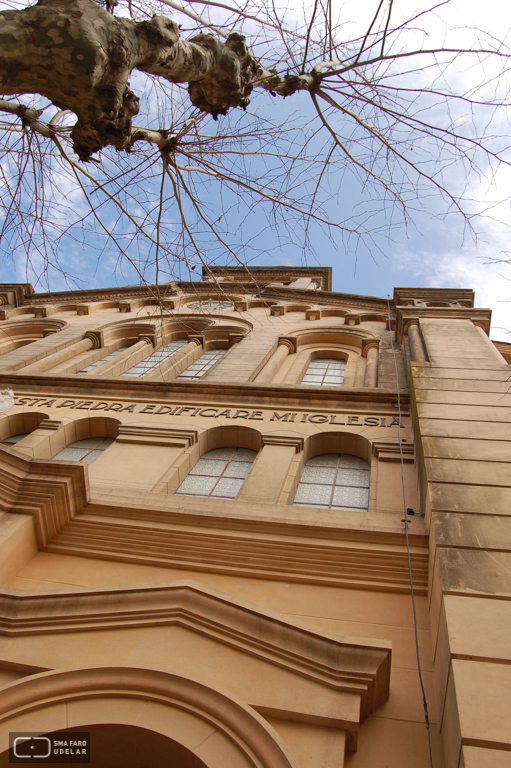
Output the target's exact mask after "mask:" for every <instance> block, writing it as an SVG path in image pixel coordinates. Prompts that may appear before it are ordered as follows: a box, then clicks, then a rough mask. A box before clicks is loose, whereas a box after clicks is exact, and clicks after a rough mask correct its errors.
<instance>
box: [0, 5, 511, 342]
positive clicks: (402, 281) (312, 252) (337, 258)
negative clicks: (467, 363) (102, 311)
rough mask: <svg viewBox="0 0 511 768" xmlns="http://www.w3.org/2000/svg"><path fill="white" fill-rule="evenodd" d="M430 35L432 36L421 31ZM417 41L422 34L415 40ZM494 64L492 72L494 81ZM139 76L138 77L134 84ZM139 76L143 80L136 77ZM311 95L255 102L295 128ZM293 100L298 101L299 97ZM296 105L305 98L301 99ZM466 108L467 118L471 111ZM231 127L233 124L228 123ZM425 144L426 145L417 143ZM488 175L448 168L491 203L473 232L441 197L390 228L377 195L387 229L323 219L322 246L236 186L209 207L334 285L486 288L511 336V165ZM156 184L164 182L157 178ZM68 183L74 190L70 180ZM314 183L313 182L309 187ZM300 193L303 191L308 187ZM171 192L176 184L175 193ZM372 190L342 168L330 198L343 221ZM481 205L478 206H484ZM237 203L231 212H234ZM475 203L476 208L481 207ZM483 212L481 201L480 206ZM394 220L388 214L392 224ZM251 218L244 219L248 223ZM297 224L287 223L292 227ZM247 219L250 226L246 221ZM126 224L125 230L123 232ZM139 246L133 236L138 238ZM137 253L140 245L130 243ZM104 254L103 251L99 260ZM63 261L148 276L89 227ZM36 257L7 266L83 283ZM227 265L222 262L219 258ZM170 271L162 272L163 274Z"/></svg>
mask: <svg viewBox="0 0 511 768" xmlns="http://www.w3.org/2000/svg"><path fill="white" fill-rule="evenodd" d="M373 5H374V3H373V4H371V3H368V4H367V5H365V6H364V7H363V11H364V10H365V11H366V12H368V13H369V12H370V11H371V9H372V6H373ZM396 7H397V11H396V12H397V13H400V12H405V11H406V12H409V10H410V7H411V6H410V3H404V2H402V3H396ZM341 12H342V14H343V17H344V18H349V19H356V21H354V22H353V24H352V25H350V35H352V36H353V35H354V34H356V33H357V32H358V31H362V30H364V29H365V26H366V23H367V20H366V19H365V18H364V17H363V16H362V15H361V13H360V4H357V5H355V3H354V2H351V1H350V2H346V3H344V4H343V6H342V8H341ZM442 15H443V17H444V20H445V24H447V26H450V27H451V28H452V27H454V26H455V25H456V24H457V23H458V20H459V19H463V23H464V24H465V25H467V26H469V25H471V26H480V27H482V28H484V29H485V31H487V32H490V33H491V32H494V33H495V34H499V35H500V36H501V37H502V36H503V32H502V30H507V29H509V27H510V26H511V11H510V10H509V9H508V8H507V7H504V6H503V5H502V4H501V3H499V2H497V1H496V0H488V1H487V2H485V4H484V8H483V7H482V6H481V4H480V3H476V2H471V1H470V0H466V1H465V2H461V1H460V2H457V1H456V0H455V1H454V2H452V3H451V4H450V7H449V9H443V10H442ZM430 24H431V25H430V26H429V27H428V29H427V34H428V38H429V44H433V43H434V42H438V41H439V40H440V39H441V38H442V36H443V35H444V33H445V29H446V26H445V24H440V23H438V25H436V23H435V22H434V21H433V22H431V23H430ZM466 34H467V33H466V31H465V30H464V29H463V28H461V29H460V30H459V32H458V33H457V35H458V42H459V43H460V44H463V43H464V41H465V36H466ZM420 38H421V40H422V39H423V36H420ZM412 43H413V39H412ZM454 74H455V76H457V77H458V78H459V82H460V85H461V86H462V87H470V77H471V73H470V72H469V73H461V72H460V73H456V72H455V73H454ZM491 74H492V73H491V72H489V73H488V80H489V81H490V80H491ZM132 84H133V83H132ZM135 84H136V83H135ZM303 97H304V95H303V94H299V95H298V96H296V97H292V99H288V100H286V102H277V101H272V100H271V98H270V97H269V96H268V95H263V96H262V97H259V98H258V99H256V100H255V101H254V103H253V105H252V107H251V108H253V109H254V110H259V113H260V114H261V115H262V117H263V118H265V117H267V118H268V119H273V118H275V120H276V121H277V122H278V118H279V117H280V118H282V117H284V119H285V120H289V127H290V130H291V126H292V119H293V115H294V113H295V109H298V110H299V109H300V108H301V105H300V103H299V99H302V98H303ZM293 99H295V101H294V102H293ZM295 105H296V106H295ZM462 118H463V116H462V115H461V116H460V117H459V119H462ZM493 119H494V123H495V125H494V126H493V125H492V131H493V132H494V133H499V132H500V133H502V134H503V135H504V136H506V137H507V136H508V134H509V124H508V122H507V117H506V116H505V115H504V114H502V115H494V117H493ZM224 125H225V123H224ZM418 149H419V148H418V147H417V148H416V151H417V150H418ZM251 162H252V163H253V165H252V170H253V171H255V172H256V173H259V170H258V169H261V174H263V173H264V170H263V168H264V161H263V159H262V157H261V156H260V157H256V158H255V160H252V161H251ZM482 171H483V172H482V174H481V175H479V176H476V175H475V174H474V175H473V176H472V177H470V178H467V177H466V175H465V169H464V168H463V167H461V166H460V167H456V166H455V167H452V168H449V169H448V170H447V174H448V177H449V182H450V183H451V185H452V186H453V187H454V188H455V189H456V188H461V186H462V185H464V184H467V185H468V189H467V192H468V195H469V196H470V197H473V198H474V199H475V198H477V199H478V200H479V201H481V203H480V206H481V207H482V206H483V205H485V203H486V204H488V206H489V211H488V215H486V216H485V217H483V218H480V219H478V220H477V222H475V224H474V227H475V229H476V233H477V235H476V236H474V235H473V234H471V233H469V232H468V231H467V230H466V228H465V227H464V222H463V221H462V220H461V219H460V218H459V217H457V216H456V215H454V214H452V213H451V214H449V215H447V216H443V217H442V213H443V209H442V207H441V206H439V204H438V203H435V202H433V201H432V202H431V203H430V202H429V201H428V200H426V201H425V202H426V205H425V207H426V209H429V211H430V212H432V213H435V214H436V217H435V216H433V217H432V216H431V215H428V214H427V213H424V212H420V211H419V212H416V213H413V215H412V216H411V222H410V223H409V225H408V227H407V229H406V230H405V229H404V228H403V227H397V228H391V230H390V232H389V231H388V230H385V227H384V226H383V224H384V219H385V216H384V213H383V207H384V206H383V203H382V202H381V200H379V199H378V197H376V196H374V195H373V197H374V202H373V203H371V204H370V205H369V206H368V208H369V209H370V210H372V211H373V214H374V216H373V219H372V224H373V226H375V227H376V228H377V229H379V228H382V233H381V234H379V235H378V236H377V237H375V238H369V239H366V241H365V243H363V242H359V241H358V240H357V239H356V238H346V237H342V236H341V233H340V232H339V231H334V232H333V233H332V234H331V237H330V238H329V237H327V236H326V234H325V232H324V230H323V229H321V228H320V227H317V226H313V227H312V228H311V237H310V240H311V244H312V245H313V249H312V248H309V247H304V240H303V232H302V229H301V225H303V221H300V220H299V218H297V219H296V221H295V222H292V221H291V222H289V221H287V222H286V221H285V218H283V219H282V220H281V222H280V223H279V224H278V225H277V227H276V229H275V230H274V231H271V230H270V229H269V227H268V224H267V220H266V218H265V217H264V216H263V212H262V211H261V210H260V209H253V210H252V209H250V211H249V212H248V215H247V212H246V211H242V210H241V209H240V211H241V212H240V215H239V218H240V220H239V221H238V219H237V209H236V205H237V204H238V202H239V201H237V200H236V197H235V196H233V195H231V197H229V193H227V194H226V195H225V196H224V198H223V203H224V206H223V209H222V206H221V200H220V198H219V197H218V195H219V193H218V189H216V191H215V188H212V189H211V190H210V191H209V192H206V191H205V190H204V191H203V192H201V193H200V194H204V201H205V202H207V204H208V206H209V207H208V212H209V213H210V214H211V217H212V219H213V220H215V219H218V218H219V215H218V214H219V213H220V215H222V218H223V221H222V222H220V223H218V228H219V231H221V233H222V234H225V235H226V237H227V235H228V236H229V238H230V240H229V242H231V243H232V244H233V246H232V247H233V250H234V251H235V252H236V254H237V255H238V256H239V257H240V258H242V259H245V258H246V259H248V263H249V264H250V263H253V264H258V265H260V264H263V263H264V264H275V265H278V264H286V265H287V264H297V265H304V264H305V263H307V262H309V263H320V264H322V265H326V266H332V267H333V269H334V290H338V291H341V292H346V293H359V294H366V295H376V296H386V295H392V293H393V289H394V286H428V287H464V288H473V289H474V290H475V292H476V305H477V306H486V307H491V308H492V310H493V324H492V325H493V332H492V338H495V339H499V338H500V339H502V340H508V341H511V334H509V333H507V332H506V329H511V304H510V303H508V299H509V298H510V297H511V266H510V265H508V264H505V263H501V264H490V263H489V262H490V261H491V260H492V259H495V258H500V257H501V255H502V256H503V258H505V257H506V254H505V252H506V249H507V248H508V241H509V225H510V224H511V221H510V218H511V216H510V212H511V210H510V202H509V192H508V190H509V189H511V185H510V184H509V182H510V181H511V179H510V178H509V176H510V171H509V170H508V169H506V168H501V169H500V170H499V171H498V172H497V174H496V175H493V176H491V175H490V173H489V172H488V173H486V172H485V171H486V169H485V168H483V169H482ZM151 183H157V182H156V181H154V182H151ZM63 186H64V190H65V188H66V186H65V184H64V185H63ZM306 187H307V184H306V183H304V194H305V193H306ZM298 192H299V190H298ZM167 194H169V198H170V197H171V194H170V191H167ZM368 196H369V191H368V190H366V189H361V188H360V186H357V184H356V183H355V180H354V178H353V176H352V175H350V173H348V174H347V175H346V174H345V175H344V177H342V178H341V174H340V173H338V174H333V175H332V177H331V179H330V180H329V181H328V184H327V185H326V187H325V195H324V205H325V207H326V209H327V211H328V214H329V216H330V218H331V219H332V220H334V221H339V222H342V221H345V220H347V218H348V217H349V216H350V215H351V213H352V211H353V208H354V206H355V205H356V204H363V203H365V202H367V200H368ZM67 203H69V204H70V205H71V206H73V205H75V206H78V205H79V203H78V202H76V203H75V202H74V201H73V197H72V195H71V194H70V196H69V199H66V196H65V194H63V197H62V205H65V204H67ZM474 206H475V204H474ZM225 209H227V211H228V217H227V216H226V215H225V213H224V211H225ZM105 210H106V211H107V213H106V214H105V216H106V218H105V221H106V222H107V226H108V228H110V229H111V230H112V231H113V230H114V229H115V227H118V226H119V225H118V224H116V211H115V210H114V209H105ZM472 210H475V207H473V208H472ZM480 210H481V208H480ZM173 216H176V211H175V205H172V203H169V206H168V211H167V219H166V226H167V228H168V232H169V235H170V234H171V232H172V230H173V228H174V223H173ZM389 221H392V217H390V218H389V215H388V214H387V222H389ZM242 222H243V223H242ZM286 223H287V225H288V226H287V228H286V226H285V225H286ZM238 225H239V226H240V228H239V227H238ZM196 226H197V238H198V242H199V243H200V246H201V249H202V250H203V252H204V255H205V257H206V258H209V257H212V258H216V257H219V258H220V260H222V258H225V255H224V256H222V249H217V250H215V248H214V247H213V246H212V244H211V243H210V242H209V241H208V236H207V233H205V232H204V231H203V232H202V233H201V231H200V230H201V229H202V230H204V227H203V226H202V225H201V222H200V221H199V222H196ZM117 231H118V232H119V231H120V230H119V229H118V230H117ZM123 236H124V241H125V242H127V240H129V238H130V237H131V235H130V233H129V232H128V231H124V232H123ZM243 244H249V245H251V246H252V248H249V249H245V250H244V249H243ZM129 245H130V247H131V248H133V247H134V246H133V243H131V242H130V243H129ZM130 252H131V253H132V252H133V251H130ZM98 254H100V255H101V258H100V260H99V263H98V262H97V256H98ZM137 254H138V258H139V259H140V263H143V261H144V259H145V258H146V251H145V250H144V247H143V246H142V247H141V248H139V249H138V251H137ZM60 258H61V262H62V263H65V264H66V266H67V267H68V271H69V272H70V273H71V274H72V275H76V276H77V278H79V281H80V287H87V286H94V285H95V286H108V285H113V284H121V285H122V284H135V283H137V282H138V276H137V274H136V272H135V271H134V270H133V269H131V268H130V267H129V266H126V265H125V266H124V267H120V266H119V254H118V252H116V251H115V249H112V248H111V247H110V244H109V242H108V240H107V239H106V237H105V236H93V235H92V234H90V233H89V232H88V231H87V230H85V231H83V232H80V233H79V236H78V239H76V238H71V239H70V238H68V239H67V240H66V241H65V244H64V247H63V248H62V251H61V253H60ZM31 259H32V263H31V264H30V265H29V266H28V268H27V264H26V260H25V258H24V257H23V256H22V255H21V254H14V255H13V260H12V261H9V260H6V261H5V262H4V265H3V269H2V279H3V281H20V282H21V281H25V280H26V279H28V280H30V281H31V282H33V283H38V286H37V287H38V288H39V289H40V290H46V289H47V285H46V284H45V282H46V281H47V278H48V279H49V281H50V287H51V288H52V289H53V290H62V289H65V288H67V287H72V286H73V280H69V279H64V278H63V277H62V275H60V274H58V273H56V272H55V271H53V272H52V271H51V270H50V273H49V274H48V275H44V276H43V277H42V279H41V260H40V258H39V257H38V256H37V254H35V253H32V254H31ZM217 263H218V262H217ZM194 274H200V268H199V267H198V268H197V269H196V270H195V271H194V272H192V273H190V272H188V270H186V269H184V270H183V271H182V273H181V276H182V278H183V279H188V277H189V276H192V277H193V275H194ZM145 275H146V278H147V279H148V280H151V279H154V274H153V272H152V271H151V270H147V271H146V273H145ZM163 278H164V275H162V279H163Z"/></svg>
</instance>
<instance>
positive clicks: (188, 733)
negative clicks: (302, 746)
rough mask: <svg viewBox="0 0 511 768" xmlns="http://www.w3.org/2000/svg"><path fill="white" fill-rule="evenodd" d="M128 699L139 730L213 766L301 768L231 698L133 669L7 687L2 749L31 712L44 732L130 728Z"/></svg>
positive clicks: (50, 676)
mask: <svg viewBox="0 0 511 768" xmlns="http://www.w3.org/2000/svg"><path fill="white" fill-rule="evenodd" d="M128 700H129V701H130V702H131V704H135V708H136V702H137V701H138V702H139V703H140V713H139V714H138V715H137V725H139V726H140V727H142V728H148V729H149V730H152V731H154V732H155V733H159V734H161V735H163V736H166V737H167V738H170V739H173V740H175V741H177V742H178V743H179V744H182V745H183V746H184V747H186V748H187V749H189V750H190V751H191V752H193V753H194V754H196V755H197V757H199V758H200V760H202V761H203V762H204V763H205V764H206V765H207V766H208V768H223V766H226V765H229V768H298V763H297V762H296V760H295V759H294V757H293V756H292V755H291V753H290V752H289V750H288V749H287V747H286V745H285V744H284V742H283V741H282V740H281V738H280V737H279V736H278V734H277V733H276V732H275V731H274V730H273V728H271V726H270V725H269V724H268V723H267V722H266V721H265V720H264V718H263V717H261V716H260V715H259V714H258V713H257V712H256V711H255V710H254V709H252V708H251V707H249V706H248V705H246V704H244V703H243V702H241V701H239V700H238V699H236V698H234V697H233V696H232V695H231V694H227V693H225V692H223V691H219V690H216V689H213V688H211V687H209V686H206V685H204V684H203V683H202V682H199V681H198V680H193V679H191V678H189V677H186V678H185V677H182V676H180V675H175V674H172V673H169V672H162V671H158V670H149V669H140V668H135V667H95V668H89V669H67V670H59V671H52V672H42V673H40V674H37V675H31V676H30V677H25V678H22V679H21V680H19V681H16V682H14V683H11V684H10V685H7V686H5V687H4V688H3V689H2V697H1V700H0V743H1V747H0V748H1V749H2V751H5V750H6V749H7V748H8V734H9V731H16V730H25V727H24V725H25V724H26V715H27V714H28V713H31V718H30V719H31V722H32V723H33V726H34V730H38V729H39V730H40V731H41V732H43V731H44V732H50V731H58V730H61V729H63V728H66V727H69V725H70V724H71V725H81V724H83V725H84V727H85V726H86V725H99V724H102V723H106V724H120V725H124V724H125V725H131V724H132V723H133V717H134V707H133V706H131V707H126V706H125V703H126V701H128ZM63 705H65V706H63ZM87 705H88V706H87ZM38 712H39V713H40V714H41V717H40V719H41V725H40V726H38V724H37V721H38V717H37V713H38ZM64 713H65V714H64ZM135 714H136V713H135ZM73 720H75V722H73Z"/></svg>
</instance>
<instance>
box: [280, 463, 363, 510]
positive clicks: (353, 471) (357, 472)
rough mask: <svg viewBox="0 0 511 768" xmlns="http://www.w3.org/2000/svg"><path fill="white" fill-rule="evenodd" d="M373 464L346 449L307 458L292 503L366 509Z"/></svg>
mask: <svg viewBox="0 0 511 768" xmlns="http://www.w3.org/2000/svg"><path fill="white" fill-rule="evenodd" d="M370 472H371V470H370V467H369V464H368V463H367V461H364V459H360V458H359V457H358V456H351V455H350V454H347V453H324V454H322V455H321V456H314V458H312V459H309V461H307V462H306V464H305V466H304V468H303V472H302V476H301V478H300V483H299V485H298V488H297V489H296V494H295V498H294V502H293V504H297V505H299V506H306V507H322V508H324V509H347V510H352V511H354V512H367V508H368V506H369V477H370Z"/></svg>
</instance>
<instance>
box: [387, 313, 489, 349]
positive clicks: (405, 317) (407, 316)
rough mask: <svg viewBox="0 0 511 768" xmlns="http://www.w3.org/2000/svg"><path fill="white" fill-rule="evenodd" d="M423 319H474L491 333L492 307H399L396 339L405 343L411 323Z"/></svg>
mask: <svg viewBox="0 0 511 768" xmlns="http://www.w3.org/2000/svg"><path fill="white" fill-rule="evenodd" d="M421 319H433V320H472V322H473V323H474V324H477V325H480V326H481V327H482V328H483V330H485V331H486V333H489V330H490V322H491V309H473V308H467V307H398V308H397V311H396V341H397V342H398V343H399V344H402V343H403V336H404V334H405V331H406V329H407V327H408V325H410V324H414V323H416V322H419V324H420V320H421Z"/></svg>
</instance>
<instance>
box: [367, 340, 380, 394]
mask: <svg viewBox="0 0 511 768" xmlns="http://www.w3.org/2000/svg"><path fill="white" fill-rule="evenodd" d="M364 353H365V357H366V358H367V364H366V369H365V373H364V387H369V388H370V389H376V387H377V386H378V361H379V359H380V352H379V348H378V343H377V342H375V343H374V344H368V345H367V346H366V347H365V349H364Z"/></svg>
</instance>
